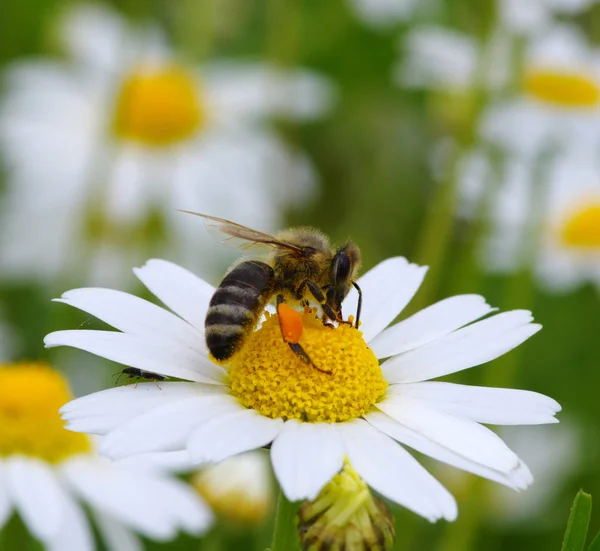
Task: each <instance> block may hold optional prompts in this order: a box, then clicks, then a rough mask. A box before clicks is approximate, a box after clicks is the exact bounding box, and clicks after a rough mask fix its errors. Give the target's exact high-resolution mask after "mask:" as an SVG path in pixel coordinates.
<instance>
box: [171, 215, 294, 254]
mask: <svg viewBox="0 0 600 551" xmlns="http://www.w3.org/2000/svg"><path fill="white" fill-rule="evenodd" d="M181 212H185V213H187V214H193V215H194V216H200V217H201V218H203V219H204V224H205V226H206V229H207V230H208V232H209V233H211V234H212V235H215V236H216V237H217V239H219V240H220V241H221V242H222V243H224V244H226V245H229V246H233V247H236V248H238V249H242V250H244V251H251V252H253V253H254V252H267V251H269V250H272V249H273V248H276V247H280V248H285V249H292V250H295V251H298V252H302V249H301V248H300V247H298V246H296V245H293V244H291V243H286V242H284V241H280V240H279V239H277V238H276V237H273V236H272V235H269V234H266V233H263V232H260V231H258V230H253V229H251V228H247V227H246V226H242V225H241V224H236V223H235V222H231V221H229V220H225V219H224V218H217V217H216V216H209V215H208V214H201V213H199V212H192V211H189V210H182V211H181Z"/></svg>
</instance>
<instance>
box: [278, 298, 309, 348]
mask: <svg viewBox="0 0 600 551" xmlns="http://www.w3.org/2000/svg"><path fill="white" fill-rule="evenodd" d="M277 314H278V316H279V326H280V327H281V334H282V335H283V339H284V340H285V342H287V343H292V344H296V343H297V342H298V341H299V340H300V337H301V336H302V331H303V329H304V325H303V323H302V315H301V314H300V312H298V311H297V310H294V309H293V308H292V307H291V306H289V305H288V304H286V303H285V302H282V303H280V304H278V305H277Z"/></svg>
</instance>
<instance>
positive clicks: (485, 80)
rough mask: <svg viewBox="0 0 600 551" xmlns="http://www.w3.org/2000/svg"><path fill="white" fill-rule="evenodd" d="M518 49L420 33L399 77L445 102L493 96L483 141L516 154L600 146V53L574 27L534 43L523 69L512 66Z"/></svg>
mask: <svg viewBox="0 0 600 551" xmlns="http://www.w3.org/2000/svg"><path fill="white" fill-rule="evenodd" d="M514 48H515V42H514V41H513V40H512V39H511V37H510V36H509V35H507V34H505V33H504V34H503V33H502V32H493V33H492V34H491V36H490V38H489V39H488V40H487V41H486V42H485V43H479V42H477V41H476V40H475V38H474V37H471V36H468V35H465V34H461V33H459V32H457V31H453V30H450V29H443V28H441V27H434V26H423V27H417V28H415V29H413V30H412V31H410V32H409V33H408V34H407V36H406V38H405V40H404V42H403V49H404V51H405V55H404V57H403V58H402V60H401V61H400V62H399V64H398V65H397V67H396V70H395V76H394V78H395V80H396V82H397V83H398V84H399V85H401V86H406V87H417V88H428V89H432V90H434V91H437V92H438V93H440V94H444V95H448V94H452V95H456V96H466V97H467V94H469V93H470V92H473V91H474V90H475V89H476V88H480V89H484V90H487V91H488V92H489V93H490V96H491V98H490V99H491V103H490V104H489V105H488V106H487V107H486V108H485V109H484V110H483V113H482V114H481V121H480V134H481V137H482V138H483V139H484V140H485V141H486V142H489V143H490V144H494V145H496V146H498V147H500V148H501V149H503V150H505V151H507V152H509V153H511V154H513V155H522V156H530V157H535V156H538V155H540V154H541V153H543V152H546V151H549V150H551V151H555V150H557V149H558V150H560V149H565V148H571V147H582V146H584V145H585V146H586V147H590V144H592V145H593V144H595V145H596V146H598V145H600V139H599V138H600V131H599V128H600V125H599V124H598V120H599V119H598V116H599V114H600V109H599V108H600V50H595V49H592V48H590V46H589V45H588V44H587V42H586V40H585V37H584V36H583V35H582V33H581V31H580V30H579V29H577V28H576V27H572V26H568V25H554V26H552V27H550V28H548V29H545V30H544V31H543V32H540V33H537V34H535V35H533V36H531V37H530V38H529V39H528V41H527V42H526V46H525V49H524V52H523V59H522V68H521V69H520V70H519V69H518V68H517V67H511V59H513V58H514V57H515V51H513V50H514ZM449 105H450V107H451V108H456V105H455V104H454V103H450V104H449Z"/></svg>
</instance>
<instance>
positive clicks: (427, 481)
mask: <svg viewBox="0 0 600 551" xmlns="http://www.w3.org/2000/svg"><path fill="white" fill-rule="evenodd" d="M425 272H426V268H423V267H419V266H416V265H414V264H409V263H408V262H407V261H406V260H405V259H404V258H399V257H397V258H390V259H388V260H386V261H384V262H382V263H380V264H379V265H377V266H376V267H375V268H373V269H372V270H371V271H369V272H367V273H366V274H365V275H364V276H362V277H361V278H360V279H359V281H358V284H359V285H360V287H361V288H362V290H363V294H364V304H363V309H362V316H361V321H362V325H361V331H359V330H357V329H355V328H354V327H350V326H349V325H347V324H341V325H339V326H337V327H335V328H332V327H326V326H324V325H323V323H322V322H321V320H320V319H318V318H315V314H314V312H313V311H305V312H304V314H303V316H302V320H303V333H302V338H301V341H300V342H301V343H302V345H303V347H304V348H305V349H306V351H307V352H308V354H309V355H310V357H311V359H312V361H313V362H314V364H315V365H319V366H320V367H321V368H324V369H327V370H328V371H330V373H324V372H322V371H320V370H317V369H315V368H314V367H312V366H310V365H307V364H304V363H303V362H301V361H300V360H299V359H298V358H297V357H296V356H295V355H294V354H293V353H292V352H291V350H290V349H289V347H288V346H287V344H286V343H285V342H284V341H283V339H282V338H281V330H280V328H279V322H278V318H277V316H276V315H271V314H269V313H268V312H267V313H265V320H264V322H263V323H262V325H261V326H260V328H259V329H257V330H256V331H254V332H253V333H251V334H250V335H249V336H248V337H247V339H246V342H245V343H244V346H243V347H242V348H241V350H240V351H239V352H238V353H237V354H236V355H234V356H233V358H232V360H231V362H230V364H229V365H228V366H227V367H226V368H223V367H221V366H218V365H216V364H214V363H213V362H211V360H210V359H209V357H208V352H207V350H206V346H205V342H204V319H205V316H206V311H207V309H208V304H209V300H210V298H211V296H212V294H213V292H214V289H213V287H211V286H210V285H208V284H207V283H205V282H204V281H202V280H201V279H199V278H197V277H196V276H194V275H193V274H191V273H190V272H188V271H186V270H184V269H183V268H180V267H179V266H176V265H174V264H171V263H169V262H166V261H162V260H151V261H149V262H148V263H147V264H146V265H145V266H144V267H142V268H140V269H136V270H135V273H136V275H137V276H138V277H139V278H140V280H141V281H142V282H143V283H144V284H145V285H146V286H147V287H148V289H149V290H150V291H151V292H152V293H153V294H154V295H156V296H157V297H158V298H159V299H160V300H161V301H162V302H163V303H164V304H165V305H166V306H167V307H168V308H170V309H171V310H172V311H173V313H170V312H168V311H167V310H164V309H162V308H160V307H158V306H155V305H154V304H151V303H149V302H147V301H144V300H142V299H139V298H136V297H134V296H132V295H129V294H125V293H122V292H118V291H112V290H109V289H78V290H74V291H69V292H67V293H65V294H64V295H63V297H62V298H61V299H60V301H62V302H65V303H66V304H69V305H71V306H73V307H75V308H79V309H81V310H83V311H85V312H88V313H89V314H91V315H94V316H96V317H98V318H99V319H101V320H103V321H105V322H106V323H108V324H109V325H112V326H113V327H115V328H116V329H118V330H119V331H89V330H73V331H58V332H55V333H51V334H50V335H48V336H47V337H46V339H45V343H46V346H47V347H55V346H73V347H76V348H79V349H82V350H86V351H88V352H91V353H93V354H96V355H99V356H102V357H105V358H108V359H110V360H112V361H115V362H120V363H123V364H125V365H128V366H132V367H136V368H139V369H145V370H148V371H152V372H156V373H160V374H163V375H165V376H167V377H175V378H178V379H183V380H184V381H181V382H168V381H167V382H162V383H160V389H159V388H157V386H156V385H155V384H153V383H150V384H139V385H137V387H134V386H132V385H130V386H128V387H119V388H113V389H110V390H105V391H102V392H98V393H95V394H91V395H89V396H86V397H82V398H79V399H77V400H75V401H73V402H71V403H69V404H67V405H66V406H64V407H63V408H62V415H63V417H64V418H65V419H66V420H67V421H68V428H69V429H70V430H73V431H81V432H89V433H95V434H100V435H105V437H104V439H103V441H102V444H101V452H102V453H104V454H106V455H107V456H109V457H112V458H124V457H131V456H135V455H136V454H144V453H153V454H158V455H161V454H162V455H165V456H170V457H180V456H182V455H183V456H184V457H188V456H189V458H191V460H192V461H193V462H195V463H198V464H202V463H207V462H208V463H211V462H219V461H222V460H224V459H227V458H228V457H231V456H234V455H236V454H239V453H243V452H245V451H249V450H253V449H255V448H261V447H263V446H267V445H269V444H271V451H270V453H271V462H272V464H273V468H274V471H275V475H276V477H277V479H278V481H279V483H280V484H281V487H282V489H283V491H284V493H285V494H286V496H287V497H288V498H289V499H290V500H292V501H295V500H301V499H310V500H312V499H314V498H315V496H317V494H318V493H319V491H320V490H321V488H323V486H324V485H325V484H326V483H327V482H328V481H329V480H330V479H331V478H332V477H333V476H334V475H335V474H336V473H337V472H338V471H339V470H340V469H341V468H342V465H343V463H344V460H345V458H347V459H348V460H349V461H350V462H351V464H352V466H353V468H354V470H355V471H356V472H357V473H358V475H359V476H360V477H361V478H363V479H364V480H365V481H366V483H367V484H369V486H371V487H372V488H374V489H375V490H376V491H378V492H379V493H381V494H382V495H383V496H385V497H387V498H389V499H391V500H392V501H395V502H397V503H399V504H401V505H403V506H405V507H407V508H409V509H411V510H412V511H414V512H416V513H418V514H419V515H422V516H424V517H425V518H427V519H429V520H430V521H435V520H437V519H439V518H445V519H448V520H453V519H454V518H455V517H456V515H457V508H456V503H455V501H454V499H453V498H452V496H451V495H450V494H449V493H448V492H447V491H446V489H445V488H444V487H443V486H442V485H441V484H440V483H439V482H438V481H437V480H435V478H433V477H432V476H431V475H430V474H429V473H428V472H427V471H426V470H425V469H424V468H423V467H422V466H421V465H420V464H419V463H418V462H417V461H416V460H415V459H414V457H412V455H411V454H410V453H409V452H408V451H407V450H406V449H405V448H404V447H403V446H402V445H400V443H401V444H404V445H406V446H409V447H412V448H414V449H415V450H417V451H418V452H420V453H424V454H427V455H430V456H432V457H434V458H436V459H438V460H440V461H443V462H445V463H448V464H450V465H453V466H455V467H458V468H460V469H464V470H466V471H469V472H472V473H475V474H478V475H480V476H483V477H486V478H489V479H491V480H494V481H496V482H499V483H501V484H504V485H506V486H508V487H510V488H514V489H523V488H526V487H527V486H528V485H529V484H530V483H531V482H532V476H531V473H530V472H529V469H528V468H527V467H526V466H525V464H524V463H523V462H522V461H521V460H520V459H519V458H518V457H517V456H516V455H515V454H514V453H513V452H512V451H511V450H510V449H509V448H508V447H507V446H506V445H505V444H504V443H503V442H502V440H501V439H500V438H499V437H498V436H496V434H494V433H493V432H492V431H491V430H489V429H487V428H485V427H484V426H483V425H482V424H480V423H486V424H497V425H513V424H516V425H519V424H542V423H555V422H556V419H555V418H554V414H555V413H556V412H557V411H559V410H560V406H559V405H558V404H557V403H556V402H555V401H554V400H552V399H550V398H548V397H546V396H542V395H540V394H537V393H534V392H528V391H522V390H513V389H501V388H484V387H476V386H465V385H460V384H451V383H446V382H432V381H430V379H434V378H437V377H442V376H445V375H448V374H451V373H454V372H457V371H461V370H464V369H468V368H471V367H474V366H476V365H480V364H483V363H486V362H488V361H491V360H493V359H495V358H497V357H498V356H501V355H502V354H504V353H506V352H507V351H509V350H511V349H512V348H514V347H515V346H518V345H519V344H521V343H522V342H523V341H525V340H527V339H528V338H529V337H530V336H531V335H533V334H534V333H536V332H537V331H538V330H539V329H540V326H539V325H537V324H534V323H532V317H531V314H530V312H527V311H524V310H515V311H511V312H505V313H501V314H496V315H492V316H490V317H487V316H488V315H489V314H491V313H492V312H493V311H494V309H493V308H491V307H490V306H489V305H487V304H486V302H485V300H484V299H483V298H482V297H480V296H476V295H462V296H455V297H451V298H448V299H446V300H442V301H441V302H438V303H436V304H434V305H432V306H430V307H429V308H426V309H425V310H423V311H421V312H419V313H417V314H415V315H413V316H411V317H409V318H407V319H405V320H403V321H401V322H399V323H397V324H395V325H393V326H391V327H390V328H388V329H386V327H387V325H388V324H389V323H390V322H391V321H392V320H394V319H395V318H396V316H397V315H398V313H399V312H401V311H402V309H403V308H404V307H405V306H406V305H407V303H408V302H409V301H410V299H411V298H412V296H413V295H414V294H415V292H416V291H417V289H418V288H419V286H420V284H421V282H422V280H423V278H424V276H425ZM357 300H358V297H357V294H356V292H355V291H354V290H353V291H351V293H350V294H349V296H348V297H347V298H346V300H345V301H344V311H345V312H346V313H349V312H355V311H356V307H357ZM484 316H486V317H487V318H486V319H484V320H482V321H477V320H479V319H480V318H482V317H484ZM367 344H368V346H367ZM377 358H389V359H387V360H386V361H384V362H383V363H382V364H381V366H380V364H379V361H378V360H377ZM185 381H189V382H185Z"/></svg>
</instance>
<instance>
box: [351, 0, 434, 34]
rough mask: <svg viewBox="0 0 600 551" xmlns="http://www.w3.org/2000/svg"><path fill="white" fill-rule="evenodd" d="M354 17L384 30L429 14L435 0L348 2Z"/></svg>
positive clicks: (356, 0)
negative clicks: (416, 16)
mask: <svg viewBox="0 0 600 551" xmlns="http://www.w3.org/2000/svg"><path fill="white" fill-rule="evenodd" d="M349 2H350V5H351V7H352V9H353V10H354V12H355V13H356V15H357V16H358V17H359V18H360V19H361V20H362V21H363V22H364V23H365V24H366V25H368V26H369V27H373V28H375V29H385V28H389V27H392V26H394V25H396V24H398V23H402V22H405V21H408V20H410V19H411V18H413V17H414V16H415V15H417V14H419V15H421V14H426V13H431V12H432V11H433V10H434V9H435V8H436V6H437V4H438V3H439V2H438V1H437V0H349Z"/></svg>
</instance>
